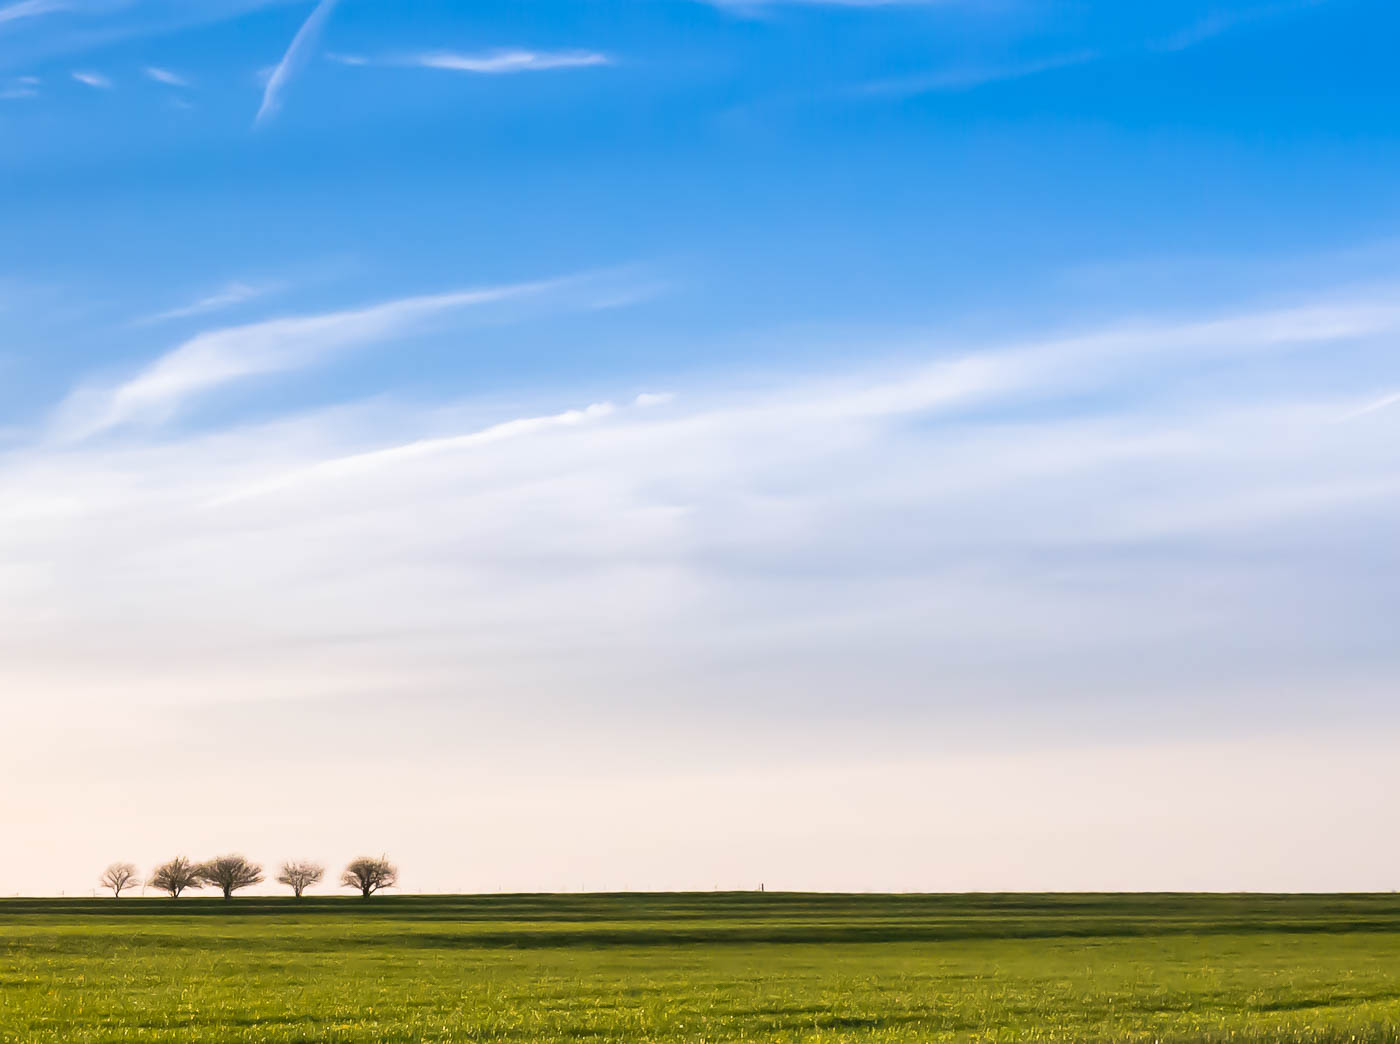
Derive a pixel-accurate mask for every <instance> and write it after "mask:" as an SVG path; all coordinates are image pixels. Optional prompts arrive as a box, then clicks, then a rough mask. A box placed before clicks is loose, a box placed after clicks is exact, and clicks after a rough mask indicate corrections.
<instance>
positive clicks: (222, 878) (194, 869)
mask: <svg viewBox="0 0 1400 1044" xmlns="http://www.w3.org/2000/svg"><path fill="white" fill-rule="evenodd" d="M325 876H326V868H325V867H324V866H322V865H321V864H320V863H311V862H305V861H301V860H298V861H294V862H289V863H283V864H282V869H281V871H280V872H279V873H278V874H277V882H278V883H279V884H284V885H286V886H287V887H289V888H290V889H291V890H292V894H293V895H295V896H296V897H297V898H298V899H300V898H301V897H302V895H303V894H304V893H305V892H306V890H307V889H308V888H312V887H314V886H316V885H318V884H320V883H321V878H323V877H325ZM398 879H399V870H398V867H396V866H394V864H393V863H391V862H389V860H387V859H385V858H384V857H383V856H380V857H379V858H378V859H374V858H371V857H369V856H362V857H360V858H359V859H356V860H353V861H352V862H351V863H350V865H349V866H347V867H346V868H345V871H344V872H343V873H342V874H341V875H340V883H341V885H342V886H343V887H345V888H354V889H357V890H358V891H359V893H360V894H361V895H362V896H364V897H365V898H366V899H368V898H369V897H370V896H372V895H373V894H374V893H375V892H377V891H379V890H380V889H381V888H391V887H393V886H394V885H395V884H397V883H398ZM263 880H264V877H263V868H262V867H261V866H259V865H258V864H257V863H253V862H250V861H249V860H247V859H245V858H244V857H243V856H241V855H226V856H219V857H218V858H217V859H210V860H208V861H207V862H204V863H192V862H190V860H188V859H186V858H185V857H184V856H177V857H176V858H174V859H172V860H170V862H168V863H162V864H161V865H160V866H158V867H156V868H155V870H153V871H151V876H150V878H149V879H148V880H147V881H146V883H147V884H149V885H150V886H151V887H152V888H158V889H160V890H161V891H162V892H165V893H166V894H167V895H169V896H170V898H172V899H177V898H179V896H180V893H181V892H186V891H192V890H194V889H197V888H204V887H209V888H217V889H219V891H221V892H223V894H224V898H225V899H231V898H232V897H233V893H234V892H236V891H238V890H239V889H240V888H250V887H252V886H253V885H255V884H261V883H262V882H263ZM98 884H100V885H102V887H103V888H110V889H111V890H112V894H113V895H114V896H116V897H117V898H118V899H120V898H121V894H122V892H125V891H128V890H129V889H132V888H139V887H140V886H141V879H140V877H138V876H137V871H136V867H135V866H133V865H132V864H131V863H113V864H112V865H111V866H109V867H108V868H107V869H106V870H104V871H103V872H102V876H101V877H100V878H98Z"/></svg>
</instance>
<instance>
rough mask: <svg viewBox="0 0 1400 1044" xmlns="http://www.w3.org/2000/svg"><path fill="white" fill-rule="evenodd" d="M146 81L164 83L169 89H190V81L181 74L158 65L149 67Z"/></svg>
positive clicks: (146, 69)
mask: <svg viewBox="0 0 1400 1044" xmlns="http://www.w3.org/2000/svg"><path fill="white" fill-rule="evenodd" d="M144 71H145V74H146V79H148V80H154V81H155V82H156V83H163V84H165V85H166V86H168V87H189V86H190V81H189V80H188V79H186V78H185V77H183V76H181V75H180V74H179V73H176V72H171V71H170V70H169V69H163V68H161V67H160V66H158V65H148V66H146V68H145V70H144Z"/></svg>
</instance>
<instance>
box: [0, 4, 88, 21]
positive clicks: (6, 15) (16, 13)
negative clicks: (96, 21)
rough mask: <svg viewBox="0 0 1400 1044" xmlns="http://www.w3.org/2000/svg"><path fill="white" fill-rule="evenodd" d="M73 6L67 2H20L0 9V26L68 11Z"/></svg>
mask: <svg viewBox="0 0 1400 1044" xmlns="http://www.w3.org/2000/svg"><path fill="white" fill-rule="evenodd" d="M72 6H73V5H72V4H71V3H69V2H67V0H19V2H18V3H13V4H6V5H5V6H4V7H0V25H4V24H5V23H7V22H18V21H20V20H21V19H24V18H38V17H40V16H41V15H46V14H53V13H55V12H57V11H68V10H71V9H72Z"/></svg>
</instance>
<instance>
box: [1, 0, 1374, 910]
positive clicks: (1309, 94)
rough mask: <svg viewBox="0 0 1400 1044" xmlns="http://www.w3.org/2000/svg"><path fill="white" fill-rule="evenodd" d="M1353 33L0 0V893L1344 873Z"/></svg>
mask: <svg viewBox="0 0 1400 1044" xmlns="http://www.w3.org/2000/svg"><path fill="white" fill-rule="evenodd" d="M1397 30H1400V9H1397V8H1396V7H1395V5H1393V4H1389V3H1382V2H1371V3H1366V2H1346V0H1330V2H1329V0H1313V2H1279V3H1260V2H1248V3H1246V2H1240V0H1215V2H1197V0H1181V2H1160V3H1144V4H1122V3H1119V2H1117V0H1086V2H1084V3H1078V4H1061V3H1052V2H1049V0H997V2H991V0H986V2H978V0H942V2H917V0H905V2H896V0H891V2H885V3H879V2H874V0H871V2H861V0H844V2H834V0H833V2H821V0H767V2H764V0H754V2H739V0H726V2H718V0H716V2H703V0H653V2H645V3H643V2H632V3H603V2H598V3H563V2H521V0H512V2H509V3H506V2H500V3H493V2H485V3H471V4H468V3H456V2H435V3H434V2H418V0H399V2H395V3H385V2H374V0H339V2H334V0H327V2H322V3H320V4H313V3H307V2H290V0H285V2H275V0H262V2H259V0H179V2H176V0H63V2H60V0H0V701H3V705H0V709H3V725H0V835H3V838H4V847H5V850H6V851H7V852H9V853H12V856H11V858H9V859H7V860H6V861H5V865H4V866H3V868H0V894H13V893H38V894H43V893H54V892H60V891H63V892H67V893H69V894H73V893H79V894H85V893H86V892H88V891H90V890H92V889H93V888H94V887H95V881H96V875H97V874H98V873H99V871H100V870H101V869H102V867H103V866H105V865H106V864H107V863H108V862H110V861H112V860H116V859H125V860H131V861H134V862H136V863H138V864H139V865H140V866H141V867H142V868H143V870H147V869H149V867H150V866H152V865H153V864H155V863H156V862H158V861H160V860H163V859H165V858H168V857H170V856H172V855H175V854H178V853H182V852H183V853H186V854H188V855H191V856H193V857H204V856H210V855H214V854H218V853H221V852H225V851H241V852H244V853H246V854H248V855H249V856H251V857H253V858H255V859H258V860H260V861H262V862H264V863H267V864H269V865H274V864H275V863H276V862H277V861H279V860H280V859H282V858H286V857H298V856H306V857H313V858H319V859H321V860H323V861H325V862H327V863H328V864H330V865H332V866H334V865H338V864H340V863H342V862H343V861H344V860H346V859H348V858H350V857H352V856H355V855H358V854H362V853H373V854H377V853H379V852H381V851H383V852H387V853H389V854H390V855H391V856H392V857H394V858H395V859H396V860H397V861H398V862H399V863H400V865H401V866H402V868H403V871H404V874H403V885H404V887H405V888H406V889H409V890H422V891H433V890H454V891H458V890H473V891H474V890H495V889H509V890H550V889H577V888H589V889H622V888H702V889H707V888H711V887H757V886H758V884H759V883H760V882H763V883H765V884H766V885H767V886H768V887H769V888H815V889H852V890H867V889H868V890H877V889H909V890H954V889H984V890H997V889H1178V888H1179V889H1198V888H1199V889H1261V890H1290V889H1323V890H1334V889H1335V890H1349V889H1357V890H1362V889H1365V890H1371V889H1389V888H1392V887H1396V886H1400V830H1398V829H1397V826H1398V825H1400V823H1398V822H1397V820H1398V819H1400V816H1398V815H1397V806H1396V797H1395V795H1396V794H1398V793H1400V759H1397V758H1396V757H1395V750H1396V742H1397V740H1400V714H1398V713H1397V710H1400V705H1398V701H1397V693H1400V641H1397V632H1398V631H1400V626H1397V620H1400V547H1397V540H1396V536H1397V525H1398V524H1400V351H1397V339H1398V338H1400V293H1397V290H1400V238H1397V234H1398V233H1400V118H1397V117H1400V82H1397V74H1396V72H1395V65H1394V60H1393V55H1392V54H1391V51H1392V49H1393V41H1394V39H1395V36H1396V31H1397Z"/></svg>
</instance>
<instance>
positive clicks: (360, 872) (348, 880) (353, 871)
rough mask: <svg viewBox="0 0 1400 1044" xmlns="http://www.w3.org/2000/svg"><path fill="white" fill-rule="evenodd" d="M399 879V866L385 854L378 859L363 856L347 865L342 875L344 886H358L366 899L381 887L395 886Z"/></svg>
mask: <svg viewBox="0 0 1400 1044" xmlns="http://www.w3.org/2000/svg"><path fill="white" fill-rule="evenodd" d="M398 881H399V868H398V867H396V866H395V865H394V864H393V863H391V862H389V860H387V859H385V858H384V857H383V856H380V857H379V858H378V859H371V858H369V857H368V856H361V857H360V858H359V859H356V860H355V861H354V862H353V863H351V864H350V865H349V866H347V867H346V868H345V873H343V874H341V875H340V883H341V885H342V886H344V887H345V888H358V889H359V890H360V894H361V895H362V896H364V897H365V898H366V899H368V898H369V897H370V896H372V895H373V894H374V893H375V892H377V891H379V890H380V889H381V888H392V887H394V885H396V884H398Z"/></svg>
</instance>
